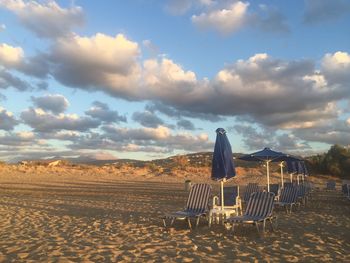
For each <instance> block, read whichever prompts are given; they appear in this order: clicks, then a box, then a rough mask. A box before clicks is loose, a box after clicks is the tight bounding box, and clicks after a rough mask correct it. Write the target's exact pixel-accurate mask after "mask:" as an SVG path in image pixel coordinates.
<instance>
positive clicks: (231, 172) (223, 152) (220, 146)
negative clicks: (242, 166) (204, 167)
mask: <svg viewBox="0 0 350 263" xmlns="http://www.w3.org/2000/svg"><path fill="white" fill-rule="evenodd" d="M234 176H236V170H235V165H234V163H233V156H232V149H231V144H230V142H229V140H228V139H227V136H226V131H225V130H224V129H223V128H218V129H216V141H215V147H214V154H213V162H212V169H211V179H212V180H216V181H221V208H222V209H223V208H224V193H223V188H224V186H223V183H224V181H226V180H228V179H230V178H232V177H234Z"/></svg>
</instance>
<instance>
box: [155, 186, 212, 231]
mask: <svg viewBox="0 0 350 263" xmlns="http://www.w3.org/2000/svg"><path fill="white" fill-rule="evenodd" d="M210 196H211V186H210V185H209V184H194V185H192V187H191V189H190V193H189V195H188V199H187V202H186V206H185V208H184V210H182V211H177V212H173V213H166V214H165V215H164V216H163V217H162V220H163V223H164V227H167V225H166V220H167V219H169V220H171V223H170V225H173V223H174V221H175V220H176V219H180V220H187V222H188V226H189V227H190V228H192V226H191V220H190V219H192V218H193V219H196V227H197V226H198V224H199V219H200V217H202V216H207V213H208V211H209V199H210Z"/></svg>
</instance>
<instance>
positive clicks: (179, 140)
mask: <svg viewBox="0 0 350 263" xmlns="http://www.w3.org/2000/svg"><path fill="white" fill-rule="evenodd" d="M102 130H103V131H104V133H103V134H100V133H89V134H86V135H83V136H81V137H80V138H79V139H78V140H75V141H74V142H73V143H72V144H71V145H70V146H69V147H70V148H72V149H102V148H103V149H110V150H117V151H133V152H138V151H140V152H142V151H144V152H158V153H159V152H163V153H164V152H167V153H169V152H173V151H174V150H181V151H190V152H193V151H208V150H210V149H212V147H213V142H211V141H210V140H209V138H208V135H207V134H199V135H192V134H188V133H179V134H172V132H171V130H170V129H169V128H167V127H165V126H158V127H157V128H123V127H116V126H111V125H108V126H103V127H102Z"/></svg>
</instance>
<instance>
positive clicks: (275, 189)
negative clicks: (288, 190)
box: [270, 184, 280, 201]
mask: <svg viewBox="0 0 350 263" xmlns="http://www.w3.org/2000/svg"><path fill="white" fill-rule="evenodd" d="M270 192H271V193H274V194H275V200H276V201H278V198H279V195H280V185H279V184H270Z"/></svg>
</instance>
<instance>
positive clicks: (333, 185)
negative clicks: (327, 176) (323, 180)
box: [326, 181, 336, 191]
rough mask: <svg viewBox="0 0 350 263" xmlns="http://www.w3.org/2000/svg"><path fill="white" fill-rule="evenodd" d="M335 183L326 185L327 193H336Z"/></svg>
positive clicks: (330, 182)
mask: <svg viewBox="0 0 350 263" xmlns="http://www.w3.org/2000/svg"><path fill="white" fill-rule="evenodd" d="M335 185H336V184H335V181H328V182H327V184H326V190H327V191H334V190H335Z"/></svg>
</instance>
